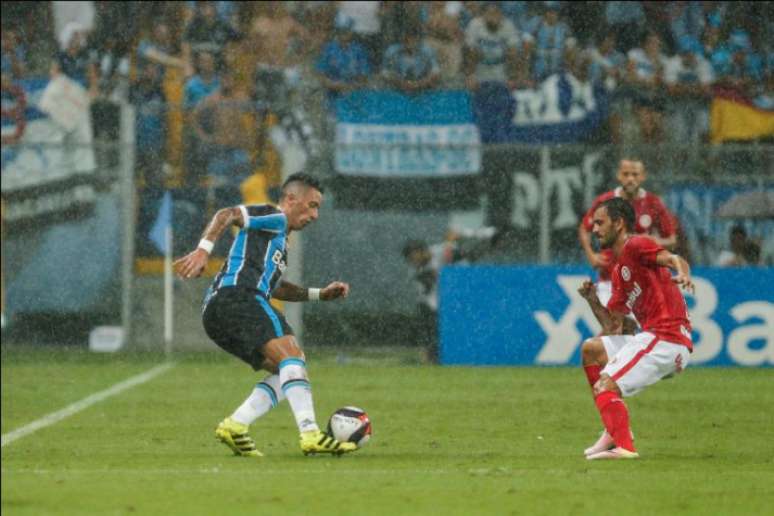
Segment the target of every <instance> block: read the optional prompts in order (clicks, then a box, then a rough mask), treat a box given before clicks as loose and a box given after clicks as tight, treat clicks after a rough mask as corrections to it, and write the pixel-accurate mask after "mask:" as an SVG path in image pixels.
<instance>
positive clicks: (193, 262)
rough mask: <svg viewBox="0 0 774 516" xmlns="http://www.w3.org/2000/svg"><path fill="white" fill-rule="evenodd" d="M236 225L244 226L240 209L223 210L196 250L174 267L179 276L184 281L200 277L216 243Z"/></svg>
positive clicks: (214, 219)
mask: <svg viewBox="0 0 774 516" xmlns="http://www.w3.org/2000/svg"><path fill="white" fill-rule="evenodd" d="M232 224H235V225H237V226H242V225H243V224H244V218H243V216H242V212H241V210H240V209H239V208H238V207H232V208H223V209H220V210H218V212H217V213H216V214H215V215H214V216H213V217H212V220H211V221H210V223H209V224H208V225H207V228H206V229H205V230H204V233H202V239H201V240H200V241H199V245H198V246H197V248H196V249H194V250H193V251H191V252H190V253H188V254H187V255H185V256H183V257H182V258H180V259H178V260H176V261H175V263H174V264H173V267H174V269H175V272H176V273H177V275H178V276H179V277H181V278H183V279H188V278H196V277H199V276H200V275H201V273H202V271H203V270H204V267H205V266H206V265H207V260H209V258H210V253H211V252H212V248H213V247H214V246H215V242H217V241H218V238H220V236H221V235H222V234H223V232H224V231H225V230H226V228H227V227H229V226H230V225H232Z"/></svg>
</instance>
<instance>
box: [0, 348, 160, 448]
mask: <svg viewBox="0 0 774 516" xmlns="http://www.w3.org/2000/svg"><path fill="white" fill-rule="evenodd" d="M174 365H175V363H174V362H170V363H166V364H161V365H160V366H156V367H154V368H153V369H150V370H149V371H145V372H144V373H141V374H138V375H137V376H132V377H131V378H128V379H126V380H124V381H123V382H119V383H117V384H115V385H114V386H112V387H109V388H107V389H105V390H104V391H100V392H95V393H94V394H92V395H91V396H87V397H85V398H83V399H82V400H80V401H76V402H75V403H72V404H71V405H68V406H66V407H65V408H63V409H62V410H57V411H56V412H52V413H51V414H47V415H45V416H43V417H42V418H40V419H36V420H35V421H33V422H32V423H29V424H26V425H24V426H22V427H20V428H17V429H16V430H13V431H11V432H8V433H7V434H3V436H2V446H0V447H3V448H4V447H5V446H6V445H7V444H11V443H12V442H14V441H15V440H17V439H21V438H22V437H24V436H26V435H29V434H31V433H33V432H37V431H38V430H40V429H41V428H45V427H47V426H51V425H53V424H54V423H57V422H59V421H61V420H63V419H65V418H68V417H70V416H72V415H73V414H76V413H78V412H80V411H81V410H84V409H87V408H89V407H90V406H92V405H94V404H95V403H99V402H100V401H102V400H104V399H106V398H109V397H110V396H113V395H115V394H119V393H121V392H123V391H125V390H127V389H131V388H132V387H134V386H135V385H140V384H141V383H145V382H147V381H148V380H151V379H153V378H155V377H157V376H158V375H160V374H161V373H163V372H166V371H167V370H169V369H171V368H172V367H174Z"/></svg>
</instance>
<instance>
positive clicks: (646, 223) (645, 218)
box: [640, 213, 653, 229]
mask: <svg viewBox="0 0 774 516" xmlns="http://www.w3.org/2000/svg"><path fill="white" fill-rule="evenodd" d="M651 224H653V219H651V218H650V215H648V214H647V213H643V214H642V215H640V226H642V227H643V229H648V228H649V227H650V225H651Z"/></svg>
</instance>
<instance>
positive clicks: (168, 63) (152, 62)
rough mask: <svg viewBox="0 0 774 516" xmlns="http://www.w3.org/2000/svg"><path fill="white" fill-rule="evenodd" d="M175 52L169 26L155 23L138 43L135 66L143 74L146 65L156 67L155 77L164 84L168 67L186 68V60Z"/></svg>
mask: <svg viewBox="0 0 774 516" xmlns="http://www.w3.org/2000/svg"><path fill="white" fill-rule="evenodd" d="M174 53H175V50H174V46H173V44H172V38H171V36H170V33H169V26H167V24H166V23H163V22H157V23H155V24H154V25H153V28H152V29H151V31H150V33H149V34H148V35H147V36H145V37H142V39H140V43H139V44H138V45H137V56H136V59H135V67H136V69H137V72H138V74H142V73H143V72H144V69H145V68H146V67H156V68H158V70H157V72H156V73H154V74H153V77H155V79H156V80H157V81H158V82H159V84H162V83H163V82H164V76H165V74H166V68H167V67H175V68H180V69H184V68H185V61H184V60H183V59H181V58H179V57H176V56H175V55H174Z"/></svg>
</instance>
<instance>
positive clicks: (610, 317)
mask: <svg viewBox="0 0 774 516" xmlns="http://www.w3.org/2000/svg"><path fill="white" fill-rule="evenodd" d="M578 293H579V294H580V295H581V296H582V297H583V298H584V299H585V300H586V301H587V302H588V304H589V307H591V311H592V312H593V313H594V317H596V318H597V321H599V324H600V325H601V326H602V334H603V335H620V334H621V333H623V326H624V314H620V313H618V312H611V311H610V310H608V309H607V307H606V306H604V305H603V304H602V303H601V302H600V301H599V297H597V289H596V287H595V286H594V283H593V282H592V281H589V280H586V281H584V282H583V285H581V287H580V288H579V289H578Z"/></svg>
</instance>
